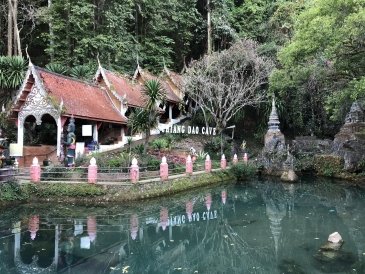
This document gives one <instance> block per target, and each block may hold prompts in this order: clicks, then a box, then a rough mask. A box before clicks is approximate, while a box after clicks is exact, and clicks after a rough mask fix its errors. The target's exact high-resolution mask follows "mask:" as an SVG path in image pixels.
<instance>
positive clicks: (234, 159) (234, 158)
mask: <svg viewBox="0 0 365 274" xmlns="http://www.w3.org/2000/svg"><path fill="white" fill-rule="evenodd" d="M237 163H238V157H237V154H235V155H233V164H234V165H235V164H237Z"/></svg>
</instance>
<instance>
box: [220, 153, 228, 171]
mask: <svg viewBox="0 0 365 274" xmlns="http://www.w3.org/2000/svg"><path fill="white" fill-rule="evenodd" d="M226 167H227V160H226V156H224V154H223V155H222V158H221V169H226Z"/></svg>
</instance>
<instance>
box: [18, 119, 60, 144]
mask: <svg viewBox="0 0 365 274" xmlns="http://www.w3.org/2000/svg"><path fill="white" fill-rule="evenodd" d="M24 145H25V146H33V145H52V146H55V145H57V124H56V121H55V120H54V118H53V117H52V116H51V115H49V114H45V115H43V116H42V124H40V125H37V123H36V119H35V117H34V116H32V115H30V116H28V117H27V118H26V119H25V121H24Z"/></svg>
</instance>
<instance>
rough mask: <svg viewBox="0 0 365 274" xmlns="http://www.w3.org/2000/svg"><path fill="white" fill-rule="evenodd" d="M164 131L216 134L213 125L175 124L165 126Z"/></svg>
mask: <svg viewBox="0 0 365 274" xmlns="http://www.w3.org/2000/svg"><path fill="white" fill-rule="evenodd" d="M164 132H165V133H173V134H175V133H176V134H178V133H183V134H184V133H187V134H195V135H198V134H201V135H216V134H217V132H216V128H215V127H196V126H181V125H175V126H172V127H169V128H166V129H165V131H164Z"/></svg>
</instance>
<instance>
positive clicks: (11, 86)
mask: <svg viewBox="0 0 365 274" xmlns="http://www.w3.org/2000/svg"><path fill="white" fill-rule="evenodd" d="M26 69H27V62H26V61H25V60H24V59H23V58H22V57H20V56H13V57H9V56H0V105H1V106H2V105H7V104H8V103H9V102H10V101H11V99H12V96H13V95H14V94H15V90H16V89H17V88H18V87H19V86H20V84H21V83H22V82H23V79H24V75H25V71H26Z"/></svg>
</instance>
